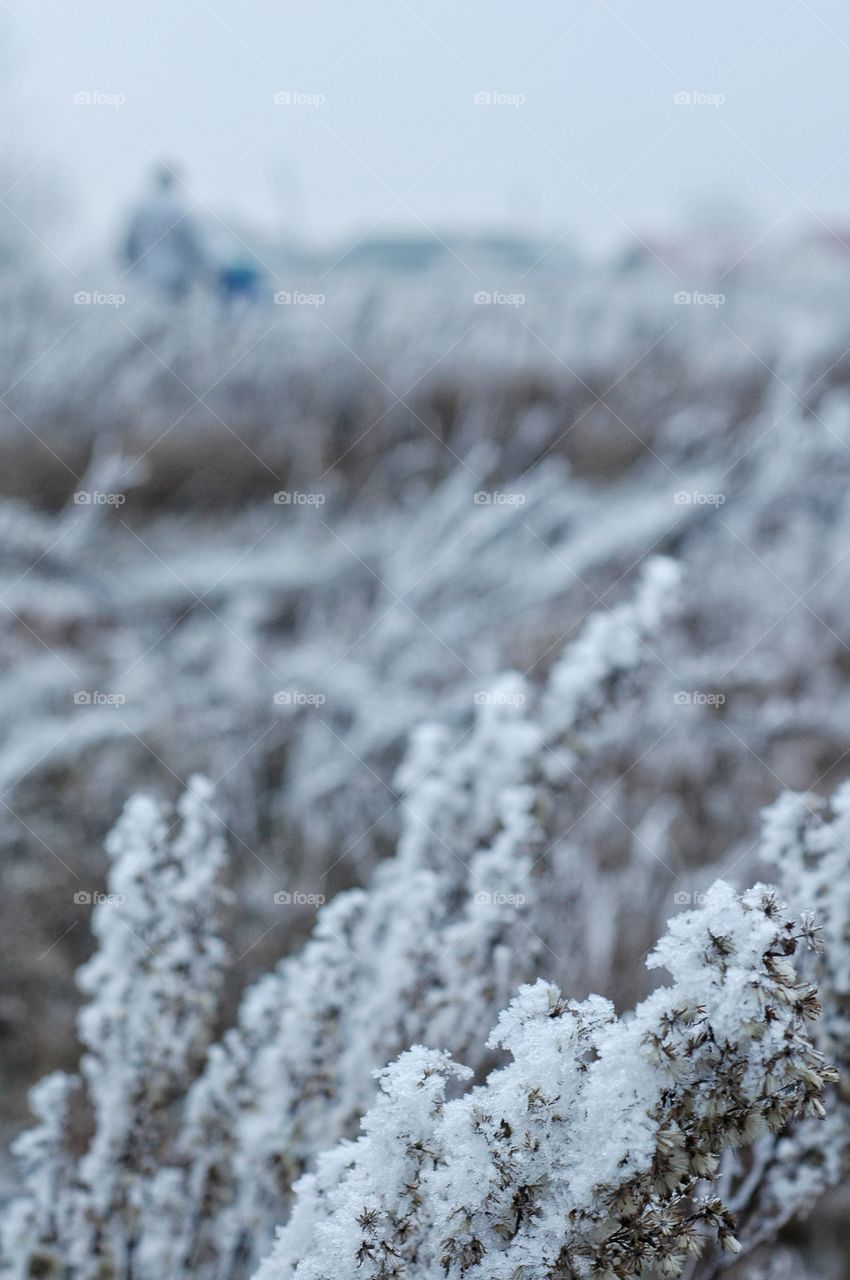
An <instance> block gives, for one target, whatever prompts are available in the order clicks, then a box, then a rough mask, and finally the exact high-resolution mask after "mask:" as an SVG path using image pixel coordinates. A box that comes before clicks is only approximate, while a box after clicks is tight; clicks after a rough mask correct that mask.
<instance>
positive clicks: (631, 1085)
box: [257, 882, 834, 1280]
mask: <svg viewBox="0 0 850 1280" xmlns="http://www.w3.org/2000/svg"><path fill="white" fill-rule="evenodd" d="M809 936H810V931H809V930H808V929H807V928H805V927H804V928H803V929H802V930H801V929H799V928H798V927H797V926H796V925H795V923H794V921H793V920H792V919H791V918H790V917H789V916H788V914H787V913H786V911H785V910H784V909H783V908H782V906H781V905H780V903H779V901H778V899H777V897H776V895H775V893H774V892H773V891H771V890H769V889H767V888H765V887H764V886H757V887H756V888H755V889H753V890H750V891H749V892H748V893H746V894H744V895H743V896H742V897H739V896H738V895H736V894H735V893H734V891H733V890H732V889H731V888H730V887H729V886H728V885H725V884H724V883H722V882H718V883H717V884H716V885H715V886H714V888H713V889H712V890H711V891H710V893H709V894H708V896H707V902H706V905H705V906H704V907H703V908H701V909H699V910H697V911H694V912H688V913H684V914H682V915H680V916H678V917H676V918H675V919H674V920H673V921H672V922H671V924H670V927H669V931H668V933H667V935H666V936H665V937H664V938H663V939H662V941H661V942H660V943H659V945H658V947H657V948H656V950H655V951H654V953H653V954H652V956H651V957H650V959H649V963H650V965H651V966H652V967H664V968H666V969H667V970H668V971H669V972H670V974H671V976H672V984H671V985H670V986H668V987H662V988H660V989H659V990H657V991H656V992H655V993H653V994H652V995H651V996H650V997H649V998H648V999H646V1000H645V1001H644V1002H643V1003H642V1004H640V1005H639V1006H638V1007H637V1009H636V1010H635V1012H634V1014H633V1015H632V1016H630V1017H628V1018H622V1019H620V1018H617V1017H616V1016H615V1014H614V1010H613V1007H612V1006H611V1004H610V1003H609V1002H608V1001H606V1000H603V999H601V998H599V997H591V998H590V999H589V1000H586V1001H584V1002H583V1003H581V1004H576V1003H575V1002H570V1001H566V1000H564V999H563V998H562V996H561V995H560V993H559V991H558V990H557V989H556V988H555V987H553V986H552V985H551V984H548V983H545V982H542V981H541V982H538V983H537V984H536V985H533V986H528V987H524V988H523V989H522V990H521V991H520V993H519V995H518V996H517V997H516V999H515V1000H514V1001H513V1002H512V1003H511V1004H510V1006H509V1007H508V1009H507V1011H506V1012H505V1013H503V1014H502V1015H501V1017H500V1018H499V1021H498V1024H497V1026H496V1029H495V1031H494V1032H493V1033H492V1035H491V1037H490V1041H489V1043H490V1045H491V1047H492V1048H494V1049H502V1050H504V1051H506V1052H508V1053H509V1054H510V1055H511V1059H512V1061H511V1062H509V1064H508V1065H506V1066H504V1067H502V1068H500V1069H498V1070H496V1071H494V1072H492V1073H491V1074H490V1076H489V1077H488V1078H487V1080H486V1082H485V1083H484V1084H483V1085H480V1086H478V1087H475V1088H473V1089H471V1090H470V1091H469V1092H467V1093H465V1094H463V1096H461V1097H459V1098H453V1099H451V1098H449V1097H448V1096H447V1091H448V1089H449V1087H450V1084H451V1081H452V1079H453V1078H454V1079H457V1078H459V1079H460V1080H468V1079H469V1078H470V1077H471V1075H472V1072H471V1071H470V1070H469V1069H468V1068H463V1067H459V1066H457V1065H456V1064H455V1063H454V1062H452V1061H451V1058H450V1056H449V1055H448V1054H447V1053H445V1052H440V1051H437V1050H433V1049H426V1048H423V1047H421V1046H418V1047H414V1048H413V1049H411V1050H409V1051H408V1052H406V1053H405V1054H403V1055H402V1057H401V1058H400V1059H398V1061H397V1062H396V1063H394V1064H393V1065H392V1066H391V1067H388V1068H386V1069H385V1070H384V1071H382V1072H380V1073H379V1081H380V1087H381V1095H380V1097H379V1099H378V1101H377V1102H376V1103H375V1105H374V1106H373V1107H372V1108H371V1110H370V1111H369V1112H368V1113H367V1115H366V1117H365V1119H364V1121H363V1130H364V1134H363V1137H361V1138H360V1139H359V1140H358V1141H357V1142H356V1143H355V1144H353V1145H352V1144H343V1145H342V1146H341V1147H339V1148H337V1149H335V1150H333V1151H332V1152H331V1153H330V1154H328V1155H325V1156H323V1157H322V1158H321V1159H320V1161H319V1165H318V1170H317V1172H316V1173H313V1174H308V1175H307V1176H306V1177H305V1178H304V1179H303V1180H302V1181H301V1182H300V1184H299V1187H298V1199H297V1204H296V1207H295V1209H294V1212H293V1215H292V1219H291V1221H290V1223H289V1225H288V1226H287V1227H286V1228H285V1229H284V1230H283V1231H282V1232H281V1235H280V1238H279V1241H278V1243H277V1245H276V1247H275V1249H274V1251H273V1253H272V1255H271V1257H270V1258H269V1259H268V1260H267V1261H266V1262H265V1263H264V1264H263V1265H262V1266H261V1268H260V1270H259V1271H258V1273H257V1280H289V1277H297V1278H298V1280H326V1278H327V1277H330V1276H333V1277H335V1280H349V1278H350V1280H355V1278H357V1280H390V1277H404V1278H405V1280H416V1278H417V1277H421V1278H422V1280H426V1278H427V1280H433V1278H434V1277H435V1276H440V1275H444V1276H447V1277H450V1278H457V1277H461V1276H467V1275H468V1276H469V1277H474V1276H482V1277H487V1280H520V1278H521V1280H555V1277H560V1278H562V1280H568V1277H574V1276H581V1275H594V1276H597V1277H604V1280H614V1278H615V1277H623V1278H625V1277H635V1276H638V1275H644V1274H657V1275H659V1276H676V1275H679V1274H680V1273H681V1271H682V1268H683V1267H684V1265H685V1263H686V1262H687V1260H688V1258H689V1257H694V1256H698V1255H699V1254H700V1252H701V1251H702V1249H703V1247H704V1243H705V1234H706V1233H707V1232H709V1233H712V1234H713V1233H716V1235H717V1238H718V1240H719V1242H720V1244H721V1246H723V1247H724V1248H726V1249H728V1250H731V1251H732V1252H736V1251H737V1250H738V1248H739V1245H738V1242H737V1240H736V1238H735V1236H734V1224H733V1221H732V1218H731V1215H730V1213H729V1211H728V1209H727V1207H726V1205H725V1204H724V1203H723V1202H722V1200H721V1199H720V1198H719V1197H717V1196H716V1195H715V1194H714V1192H713V1188H712V1183H713V1180H714V1178H715V1176H716V1173H717V1169H718V1163H719V1157H720V1155H721V1154H722V1152H723V1151H724V1150H726V1149H727V1148H730V1147H738V1146H741V1145H743V1144H749V1143H751V1142H752V1141H753V1140H754V1139H755V1138H756V1137H758V1135H759V1134H761V1133H764V1132H768V1131H770V1132H775V1131H778V1130H780V1129H781V1128H782V1127H783V1126H784V1125H785V1124H787V1122H788V1121H789V1120H790V1119H792V1118H794V1117H796V1116H807V1115H815V1116H822V1114H823V1108H822V1106H821V1102H820V1096H821V1093H822V1091H823V1089H824V1086H825V1084H826V1083H827V1082H828V1081H829V1080H830V1079H832V1078H833V1074H834V1073H833V1071H832V1068H831V1067H829V1066H827V1065H825V1062H824V1059H823V1056H822V1055H821V1054H820V1053H819V1052H818V1050H817V1049H816V1047H815V1045H814V1043H813V1041H812V1039H811V1034H810V1030H809V1027H808V1025H807V1024H808V1023H809V1022H810V1020H811V1019H813V1018H814V1017H815V1016H816V1015H817V1013H818V1003H817V998H816V994H815V991H814V989H813V988H812V987H811V986H810V985H809V984H807V983H803V982H801V981H800V979H799V977H798V975H797V973H796V971H795V968H794V964H793V960H792V957H793V955H794V953H795V951H796V949H797V944H798V941H799V940H800V938H801V937H807V938H808V937H809Z"/></svg>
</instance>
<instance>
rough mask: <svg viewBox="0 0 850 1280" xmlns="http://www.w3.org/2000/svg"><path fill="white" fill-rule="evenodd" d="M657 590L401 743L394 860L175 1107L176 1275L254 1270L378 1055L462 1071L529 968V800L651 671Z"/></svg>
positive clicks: (249, 999) (533, 947) (341, 902)
mask: <svg viewBox="0 0 850 1280" xmlns="http://www.w3.org/2000/svg"><path fill="white" fill-rule="evenodd" d="M677 583H678V572H677V569H676V566H675V565H674V564H673V563H672V562H670V561H668V560H662V559H656V560H654V561H651V562H649V563H648V564H647V566H646V568H645V572H644V577H643V582H642V585H641V587H640V589H639V591H638V593H637V595H636V597H635V599H634V601H633V602H631V603H627V604H625V605H622V606H620V607H619V608H618V609H616V610H600V611H598V612H597V613H594V614H593V615H592V616H591V618H590V619H589V620H588V622H587V624H586V626H585V629H584V631H583V632H582V634H581V636H580V637H579V638H578V639H577V640H576V641H575V642H574V643H573V644H571V645H569V646H567V649H566V650H565V652H564V654H563V656H562V657H561V659H560V660H559V662H558V663H556V665H555V666H554V668H553V671H552V674H551V677H550V680H549V684H548V688H547V690H546V692H545V693H544V695H543V697H542V698H541V699H539V705H538V704H537V702H536V700H535V698H534V695H533V691H532V689H531V687H530V685H529V684H528V683H527V682H525V681H523V680H521V679H520V678H519V677H517V676H513V677H507V678H505V680H503V681H502V682H501V684H499V685H498V686H497V688H495V689H494V690H492V691H491V692H489V693H488V694H487V695H486V697H485V698H484V700H483V701H481V702H479V703H478V704H477V706H476V713H477V714H476V717H475V720H474V723H473V725H472V727H471V728H469V729H467V730H464V731H462V732H461V733H460V735H459V737H458V738H456V739H455V740H454V741H453V740H452V736H451V734H450V733H449V732H448V731H447V730H445V729H442V728H440V727H438V726H427V727H425V728H423V729H422V730H421V731H420V732H419V733H418V734H417V735H416V738H415V741H414V744H413V747H412V750H411V753H410V755H409V757H408V760H407V761H406V763H405V765H404V767H403V768H402V769H401V770H400V773H399V777H398V780H397V785H398V786H399V789H400V791H401V792H402V801H401V804H402V809H403V820H402V836H401V839H400V841H399V847H398V851H397V853H396V855H395V856H394V857H393V858H391V859H390V860H388V861H387V862H386V863H384V864H383V865H381V866H380V867H379V868H378V869H377V871H376V873H375V874H374V876H373V878H372V881H371V883H370V885H369V888H368V892H364V891H362V890H352V891H350V892H349V893H346V894H343V895H340V896H339V897H337V898H336V899H335V900H334V901H333V902H332V903H331V904H330V905H329V906H328V907H326V908H325V909H324V910H323V911H321V912H320V915H319V920H318V923H317V926H316V930H315V932H314V935H313V937H312V938H311V939H310V941H309V942H308V943H307V944H306V946H305V947H304V949H303V950H302V951H301V952H300V953H299V954H298V955H296V956H294V957H292V958H289V959H287V960H284V961H283V962H282V963H281V965H280V966H279V968H278V970H277V972H276V973H275V974H274V975H273V976H271V977H267V978H263V979H261V981H260V983H259V984H258V985H257V986H256V987H255V988H253V989H252V990H250V991H249V992H248V994H247V996H246V998H245V1000H244V1003H243V1007H242V1011H241V1015H240V1019H239V1024H238V1026H237V1027H236V1028H235V1029H234V1030H233V1031H231V1032H229V1033H228V1034H227V1035H226V1036H225V1038H224V1040H223V1042H222V1043H221V1045H218V1046H215V1047H214V1048H213V1049H212V1051H211V1053H210V1056H209V1061H208V1065H207V1068H206V1070H205V1071H204V1073H203V1075H202V1076H201V1078H200V1079H199V1080H198V1082H197V1083H196V1084H195V1085H194V1086H193V1087H192V1089H191V1090H190V1092H189V1095H188V1099H187V1106H186V1122H185V1125H184V1128H183V1130H182V1132H181V1135H180V1136H179V1138H178V1146H179V1148H180V1149H181V1150H182V1151H183V1152H184V1158H185V1160H186V1162H187V1164H188V1165H189V1166H190V1169H189V1173H188V1175H187V1183H186V1192H185V1194H186V1197H187V1204H188V1206H189V1207H188V1210H187V1213H186V1215H185V1217H186V1221H187V1222H188V1223H189V1224H190V1226H191V1230H190V1233H189V1238H188V1239H187V1238H186V1236H185V1235H184V1237H183V1248H184V1255H183V1265H186V1266H189V1265H191V1267H192V1269H193V1274H199V1273H200V1272H199V1269H200V1268H204V1267H209V1274H210V1275H214V1276H216V1277H227V1276H230V1275H232V1274H234V1273H235V1272H236V1271H238V1270H239V1268H240V1267H244V1266H245V1264H246V1263H247V1262H249V1261H250V1259H251V1258H252V1257H256V1254H257V1250H258V1249H262V1247H263V1245H262V1243H261V1242H262V1241H263V1240H264V1239H270V1238H271V1232H272V1230H273V1227H274V1225H275V1223H276V1221H279V1220H280V1218H281V1217H282V1216H283V1214H284V1213H285V1210H286V1206H287V1203H288V1195H289V1189H290V1187H291V1184H292V1181H293V1179H294V1178H295V1177H296V1176H297V1175H298V1174H299V1173H301V1172H302V1171H303V1169H304V1168H305V1166H306V1164H307V1162H308V1161H309V1160H310V1159H312V1158H313V1157H314V1156H315V1155H316V1154H317V1152H318V1151H320V1150H322V1149H324V1148H325V1147H326V1146H327V1145H328V1144H329V1142H330V1141H331V1140H332V1139H336V1138H338V1137H340V1136H343V1135H345V1134H347V1133H351V1132H353V1130H354V1128H355V1126H356V1123H357V1120H358V1118H359V1116H360V1115H361V1113H362V1111H363V1109H364V1108H365V1107H366V1106H367V1105H368V1103H369V1101H370V1099H371V1097H372V1093H373V1087H374V1086H373V1085H372V1082H371V1072H372V1071H373V1070H374V1069H375V1068H376V1067H378V1066H380V1065H381V1064H382V1063H383V1062H385V1061H386V1060H387V1058H388V1057H390V1056H392V1054H393V1053H394V1052H398V1051H400V1050H401V1049H403V1048H404V1047H406V1046H407V1045H409V1044H410V1043H411V1042H413V1041H416V1040H424V1041H426V1042H428V1043H431V1044H435V1045H450V1046H452V1049H453V1051H454V1052H457V1053H465V1054H476V1053H480V1052H481V1049H480V1042H481V1041H482V1040H483V1039H484V1036H485V1034H486V1031H487V1029H488V1027H489V1025H490V1024H491V1022H492V1019H493V1018H494V1017H495V1016H496V1013H497V1011H498V1009H499V1008H500V1007H501V1006H502V1005H503V1004H504V1002H505V1001H506V1000H507V999H508V997H509V994H510V992H511V990H513V989H515V987H516V985H517V983H518V982H519V981H522V980H523V979H524V978H529V977H531V976H533V974H534V972H535V970H536V969H537V967H538V965H539V963H540V959H541V951H542V947H541V944H540V941H539V939H538V937H537V936H536V934H535V931H534V907H535V905H536V904H538V895H539V894H540V892H541V891H542V890H543V887H544V885H545V881H541V880H540V879H539V877H536V876H535V868H536V866H537V864H538V863H539V862H540V860H541V857H542V855H543V854H544V853H545V842H544V841H543V838H542V837H543V833H544V830H545V808H546V804H545V797H546V795H547V794H548V793H549V792H551V791H552V790H553V788H554V787H555V786H558V787H560V788H562V789H564V788H566V789H567V791H568V790H569V784H570V783H571V782H572V780H573V778H574V777H576V778H577V777H578V776H579V775H580V771H581V767H582V766H581V763H580V759H579V756H578V755H577V754H576V744H577V741H578V735H580V734H581V732H582V731H583V730H589V729H590V728H591V726H592V725H593V722H594V720H595V719H596V718H598V717H599V716H600V715H601V714H604V711H605V709H606V706H607V705H608V704H610V703H611V701H612V699H613V698H614V695H615V690H616V688H617V686H618V684H619V683H620V682H621V681H622V680H623V679H624V678H625V677H626V676H627V675H628V673H630V672H633V671H634V670H635V668H636V667H637V666H638V665H639V664H640V663H641V662H643V661H647V660H649V661H650V662H651V661H652V652H651V648H649V647H648V641H649V640H651V638H653V637H654V636H655V635H656V634H657V632H658V631H659V629H660V628H661V627H662V626H663V624H664V622H665V620H666V618H667V617H668V615H669V612H670V610H671V609H672V608H673V606H674V602H675V597H676V589H677ZM553 765H555V766H557V768H556V770H553V767H552V766H553ZM154 1229H155V1224H152V1230H154ZM192 1232H194V1236H193V1235H192ZM205 1274H206V1273H205Z"/></svg>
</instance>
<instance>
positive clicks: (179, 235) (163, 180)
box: [123, 165, 209, 298]
mask: <svg viewBox="0 0 850 1280" xmlns="http://www.w3.org/2000/svg"><path fill="white" fill-rule="evenodd" d="M180 186H181V184H180V182H179V180H178V176H177V174H176V173H175V171H174V169H172V168H171V167H170V166H168V165H160V166H159V167H158V168H157V169H156V170H155V171H154V174H153V189H152V191H151V193H150V195H149V196H148V197H147V199H145V200H144V201H143V202H142V203H141V204H140V205H139V206H138V208H137V209H136V211H135V213H134V214H133V215H132V217H131V219H130V225H129V227H128V229H127V237H126V240H125V242H124V248H123V257H124V261H125V262H126V264H127V267H128V270H130V271H132V272H133V274H134V275H135V276H136V278H137V279H138V280H141V281H143V282H144V283H146V284H148V285H150V286H151V287H152V288H155V289H157V290H159V291H160V292H162V293H164V294H166V295H168V296H169V297H171V298H182V297H185V296H186V294H187V293H189V292H190V290H191V289H192V288H193V287H194V286H196V285H198V284H200V283H202V282H203V281H204V280H205V279H206V278H207V276H208V271H209V264H208V253H207V249H206V246H205V243H204V237H203V235H202V233H201V231H200V229H199V227H198V225H197V223H196V221H195V219H194V218H193V217H192V213H191V209H190V207H189V206H188V205H187V203H186V201H185V199H184V198H183V196H182V194H181V191H180Z"/></svg>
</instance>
